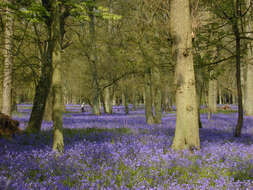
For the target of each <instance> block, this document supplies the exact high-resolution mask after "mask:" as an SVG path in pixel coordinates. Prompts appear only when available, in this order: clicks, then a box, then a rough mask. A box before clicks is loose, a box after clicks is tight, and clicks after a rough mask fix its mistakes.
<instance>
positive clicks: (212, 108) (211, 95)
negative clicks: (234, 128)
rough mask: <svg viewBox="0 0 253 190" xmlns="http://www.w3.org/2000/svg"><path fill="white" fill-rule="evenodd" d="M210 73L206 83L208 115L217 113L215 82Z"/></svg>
mask: <svg viewBox="0 0 253 190" xmlns="http://www.w3.org/2000/svg"><path fill="white" fill-rule="evenodd" d="M212 74H213V73H212V72H211V73H210V77H211V78H210V79H209V81H208V110H209V112H210V113H215V112H217V80H216V79H214V78H213V76H212Z"/></svg>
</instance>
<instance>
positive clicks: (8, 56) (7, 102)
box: [2, 0, 14, 116]
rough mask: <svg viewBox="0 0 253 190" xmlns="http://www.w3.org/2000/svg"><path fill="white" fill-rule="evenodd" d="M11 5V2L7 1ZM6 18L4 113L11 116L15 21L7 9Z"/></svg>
mask: <svg viewBox="0 0 253 190" xmlns="http://www.w3.org/2000/svg"><path fill="white" fill-rule="evenodd" d="M6 2H7V3H10V2H9V0H6ZM6 14H7V15H6V16H5V22H6V23H5V31H4V50H3V54H4V77H3V96H2V103H3V105H2V113H4V114H6V115H9V116H11V103H12V99H11V98H12V96H11V89H12V67H13V57H12V52H11V51H12V35H13V30H14V28H13V25H14V19H13V17H12V15H10V13H9V10H8V8H6Z"/></svg>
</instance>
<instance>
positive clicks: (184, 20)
mask: <svg viewBox="0 0 253 190" xmlns="http://www.w3.org/2000/svg"><path fill="white" fill-rule="evenodd" d="M182 26H184V27H182ZM170 31H171V38H172V45H173V57H174V61H175V62H176V68H175V85H176V107H177V111H176V114H177V118H176V131H175V137H174V140H173V144H172V148H173V149H174V150H182V149H190V150H192V149H199V148H200V139H199V121H198V108H197V98H196V87H195V76H194V67H193V54H192V23H191V14H190V2H189V1H188V0H171V2H170Z"/></svg>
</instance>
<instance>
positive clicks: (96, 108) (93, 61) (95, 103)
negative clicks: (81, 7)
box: [88, 0, 101, 115]
mask: <svg viewBox="0 0 253 190" xmlns="http://www.w3.org/2000/svg"><path fill="white" fill-rule="evenodd" d="M93 2H95V0H93ZM88 9H89V14H88V15H89V18H90V21H89V30H90V31H89V32H90V42H89V43H90V44H89V45H90V58H89V63H90V68H91V72H92V112H93V114H95V115H101V110H100V103H99V102H100V101H99V98H100V88H99V81H98V71H97V52H96V51H97V48H96V31H95V15H94V14H95V13H94V10H95V7H94V5H93V4H91V5H88Z"/></svg>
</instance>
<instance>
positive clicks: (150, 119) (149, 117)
mask: <svg viewBox="0 0 253 190" xmlns="http://www.w3.org/2000/svg"><path fill="white" fill-rule="evenodd" d="M144 94H145V116H146V122H147V124H150V125H151V124H154V116H153V110H152V85H151V69H150V68H148V69H147V70H146V72H145V93H144Z"/></svg>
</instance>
